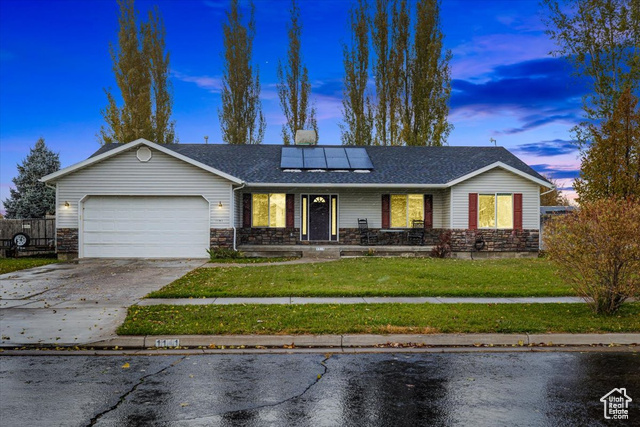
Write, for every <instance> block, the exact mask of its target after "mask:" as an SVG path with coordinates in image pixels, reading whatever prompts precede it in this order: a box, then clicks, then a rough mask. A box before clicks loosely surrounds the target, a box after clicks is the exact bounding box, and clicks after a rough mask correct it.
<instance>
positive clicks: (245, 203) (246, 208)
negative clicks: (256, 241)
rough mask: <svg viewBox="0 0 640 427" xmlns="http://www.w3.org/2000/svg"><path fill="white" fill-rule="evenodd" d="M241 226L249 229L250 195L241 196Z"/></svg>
mask: <svg viewBox="0 0 640 427" xmlns="http://www.w3.org/2000/svg"><path fill="white" fill-rule="evenodd" d="M242 226H243V227H244V228H251V194H248V193H245V194H243V195H242Z"/></svg>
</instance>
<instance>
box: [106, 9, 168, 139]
mask: <svg viewBox="0 0 640 427" xmlns="http://www.w3.org/2000/svg"><path fill="white" fill-rule="evenodd" d="M118 5H119V7H120V15H119V17H118V24H119V27H120V28H119V31H118V44H117V47H116V46H114V45H110V51H111V59H112V61H113V72H114V74H115V77H116V83H117V85H118V88H119V89H120V95H121V97H122V100H123V105H122V107H119V106H118V103H117V102H116V98H115V96H114V95H113V93H112V92H111V89H105V93H106V95H107V107H106V108H105V109H104V110H102V115H103V117H104V119H105V122H106V124H105V125H103V126H102V127H101V129H100V133H99V135H98V140H99V141H100V143H102V144H107V143H112V142H117V143H127V142H131V141H133V140H136V139H138V138H146V139H148V140H150V141H155V142H159V143H172V142H175V132H174V123H173V122H171V120H170V115H171V108H172V97H171V92H170V91H171V87H170V84H169V82H168V79H167V77H168V73H169V54H168V53H167V54H166V55H165V54H164V51H165V44H164V27H163V24H162V21H161V19H160V17H159V13H158V12H157V10H156V14H155V15H154V14H151V13H150V15H149V23H146V24H142V25H141V26H140V29H138V22H137V11H136V9H135V3H134V0H118Z"/></svg>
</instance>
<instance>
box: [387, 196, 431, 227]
mask: <svg viewBox="0 0 640 427" xmlns="http://www.w3.org/2000/svg"><path fill="white" fill-rule="evenodd" d="M416 219H417V220H421V221H422V220H424V198H423V195H422V194H392V195H391V227H392V228H407V227H411V225H412V224H413V220H416Z"/></svg>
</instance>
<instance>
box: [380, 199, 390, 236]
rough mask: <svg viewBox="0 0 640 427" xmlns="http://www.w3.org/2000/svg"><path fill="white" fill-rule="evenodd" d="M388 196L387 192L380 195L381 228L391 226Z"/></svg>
mask: <svg viewBox="0 0 640 427" xmlns="http://www.w3.org/2000/svg"><path fill="white" fill-rule="evenodd" d="M390 199H391V198H390V196H389V194H383V195H382V228H390V227H391V215H389V213H390V204H391V201H390Z"/></svg>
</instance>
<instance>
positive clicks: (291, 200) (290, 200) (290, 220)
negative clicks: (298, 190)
mask: <svg viewBox="0 0 640 427" xmlns="http://www.w3.org/2000/svg"><path fill="white" fill-rule="evenodd" d="M295 197H296V196H295V195H293V194H287V224H286V225H287V228H293V227H294V215H295V212H294V210H295V204H296V202H295V200H296V199H295Z"/></svg>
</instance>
